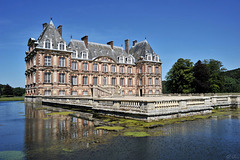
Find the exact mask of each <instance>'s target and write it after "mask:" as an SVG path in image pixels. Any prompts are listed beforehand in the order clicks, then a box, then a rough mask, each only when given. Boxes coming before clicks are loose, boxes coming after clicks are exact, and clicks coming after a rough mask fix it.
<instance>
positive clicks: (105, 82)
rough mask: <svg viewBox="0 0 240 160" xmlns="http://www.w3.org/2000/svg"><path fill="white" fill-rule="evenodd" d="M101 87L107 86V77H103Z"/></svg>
mask: <svg viewBox="0 0 240 160" xmlns="http://www.w3.org/2000/svg"><path fill="white" fill-rule="evenodd" d="M103 85H107V77H103Z"/></svg>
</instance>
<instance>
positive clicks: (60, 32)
mask: <svg viewBox="0 0 240 160" xmlns="http://www.w3.org/2000/svg"><path fill="white" fill-rule="evenodd" d="M57 29H58V32H59V34H60V35H61V36H62V25H59V26H58V27H57Z"/></svg>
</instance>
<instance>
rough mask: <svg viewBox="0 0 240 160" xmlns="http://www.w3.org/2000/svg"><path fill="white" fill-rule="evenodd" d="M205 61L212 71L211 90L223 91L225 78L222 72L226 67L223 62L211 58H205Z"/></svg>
mask: <svg viewBox="0 0 240 160" xmlns="http://www.w3.org/2000/svg"><path fill="white" fill-rule="evenodd" d="M204 63H205V64H206V65H207V67H208V69H209V72H210V77H209V83H210V92H213V93H217V92H221V91H223V87H224V78H223V75H222V72H223V71H224V70H225V69H224V68H223V65H222V62H220V61H217V60H214V59H210V60H204Z"/></svg>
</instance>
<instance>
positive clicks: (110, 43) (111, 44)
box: [107, 41, 113, 49]
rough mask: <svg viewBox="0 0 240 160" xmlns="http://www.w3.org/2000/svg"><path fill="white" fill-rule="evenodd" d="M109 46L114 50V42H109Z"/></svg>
mask: <svg viewBox="0 0 240 160" xmlns="http://www.w3.org/2000/svg"><path fill="white" fill-rule="evenodd" d="M107 45H110V46H111V48H112V49H113V41H110V42H107Z"/></svg>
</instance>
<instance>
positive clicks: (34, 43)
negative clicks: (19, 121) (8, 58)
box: [25, 20, 162, 97]
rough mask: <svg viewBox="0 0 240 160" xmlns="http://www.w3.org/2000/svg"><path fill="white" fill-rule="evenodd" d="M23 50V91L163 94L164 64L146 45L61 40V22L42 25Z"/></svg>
mask: <svg viewBox="0 0 240 160" xmlns="http://www.w3.org/2000/svg"><path fill="white" fill-rule="evenodd" d="M28 47H29V50H28V51H26V57H25V61H26V72H25V75H26V95H28V96H30V95H41V96H44V95H45V96H50V95H51V96H71V95H72V96H97V97H100V96H110V95H137V96H155V95H161V94H162V63H161V61H160V60H159V56H158V55H157V54H156V53H155V52H154V51H153V49H152V48H151V47H150V45H149V43H148V42H147V40H146V39H145V40H144V41H141V42H137V41H133V46H132V47H131V48H130V49H129V40H128V39H127V40H125V49H123V47H117V46H114V45H113V41H110V42H108V43H107V44H99V43H94V42H89V41H88V36H84V37H83V38H81V40H75V39H71V40H70V42H69V44H68V45H67V43H66V42H65V41H64V40H63V38H62V25H59V26H58V27H57V28H56V27H55V26H54V24H53V22H52V20H51V21H50V23H49V24H47V23H44V24H43V31H42V33H41V35H40V36H39V38H38V39H37V40H35V39H34V38H30V39H29V41H28Z"/></svg>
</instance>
